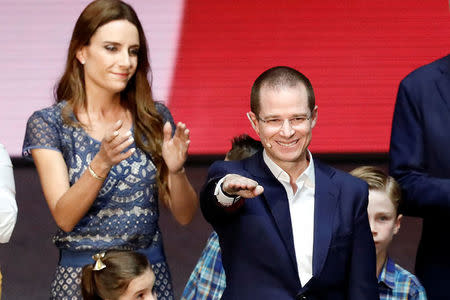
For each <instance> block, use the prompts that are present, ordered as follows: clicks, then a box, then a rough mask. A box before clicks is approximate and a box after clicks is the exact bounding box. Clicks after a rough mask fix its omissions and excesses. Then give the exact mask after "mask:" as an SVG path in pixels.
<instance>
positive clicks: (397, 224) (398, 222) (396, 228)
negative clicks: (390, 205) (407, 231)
mask: <svg viewBox="0 0 450 300" xmlns="http://www.w3.org/2000/svg"><path fill="white" fill-rule="evenodd" d="M402 218H403V215H402V214H399V215H398V216H397V219H396V220H395V225H394V234H397V233H398V231H399V230H400V223H401V220H402Z"/></svg>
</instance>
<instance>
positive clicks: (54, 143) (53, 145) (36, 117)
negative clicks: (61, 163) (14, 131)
mask: <svg viewBox="0 0 450 300" xmlns="http://www.w3.org/2000/svg"><path fill="white" fill-rule="evenodd" d="M54 117H55V115H54V114H46V113H45V111H37V112H34V113H33V115H32V116H31V117H30V118H29V119H28V122H27V128H26V132H25V138H24V141H23V147H22V155H23V157H25V158H29V159H31V150H32V149H38V148H44V149H52V150H56V151H59V152H61V141H60V138H59V132H58V129H57V126H56V124H55V122H56V120H55V119H54Z"/></svg>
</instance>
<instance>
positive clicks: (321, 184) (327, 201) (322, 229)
mask: <svg viewBox="0 0 450 300" xmlns="http://www.w3.org/2000/svg"><path fill="white" fill-rule="evenodd" d="M314 165H315V176H316V188H315V201H314V246H313V276H314V277H316V276H317V275H318V274H320V272H321V271H322V268H323V266H324V263H325V259H326V258H327V254H328V248H329V247H330V242H331V237H332V233H333V221H334V216H335V213H336V205H337V200H338V192H339V191H338V189H337V187H336V185H335V184H334V183H333V182H332V181H331V178H332V177H333V175H334V172H335V171H334V170H333V169H331V168H329V167H327V166H325V165H322V164H321V163H320V162H318V161H317V160H315V161H314Z"/></svg>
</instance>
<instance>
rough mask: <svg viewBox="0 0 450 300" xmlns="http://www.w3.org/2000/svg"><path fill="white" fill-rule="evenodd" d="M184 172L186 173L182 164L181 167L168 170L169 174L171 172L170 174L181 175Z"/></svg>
mask: <svg viewBox="0 0 450 300" xmlns="http://www.w3.org/2000/svg"><path fill="white" fill-rule="evenodd" d="M185 173H186V169H185V168H184V166H183V167H181V169H179V170H176V171H170V170H169V174H172V175H183V174H185Z"/></svg>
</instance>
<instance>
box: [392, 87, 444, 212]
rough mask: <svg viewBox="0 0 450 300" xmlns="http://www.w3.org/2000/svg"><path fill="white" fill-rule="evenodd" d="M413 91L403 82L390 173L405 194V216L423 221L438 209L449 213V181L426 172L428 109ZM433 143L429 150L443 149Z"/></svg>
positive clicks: (399, 91)
mask: <svg viewBox="0 0 450 300" xmlns="http://www.w3.org/2000/svg"><path fill="white" fill-rule="evenodd" d="M408 86H410V84H409V85H408ZM430 88H431V87H430ZM410 90H411V89H409V88H408V87H407V85H405V83H404V81H402V83H401V84H400V87H399V90H398V94H397V101H396V104H395V109H394V117H393V121H392V133H391V144H390V151H389V159H390V167H389V172H390V174H391V175H392V176H393V177H394V178H395V179H397V180H398V182H399V183H400V185H401V187H402V190H403V197H404V203H403V205H402V207H401V210H402V213H404V214H406V215H411V216H417V217H424V216H425V215H426V214H428V213H429V212H431V211H434V210H435V209H443V210H445V211H449V208H450V179H449V178H437V177H434V176H432V175H431V174H429V172H427V159H430V157H428V156H427V155H426V153H425V150H424V149H425V148H424V147H425V143H426V142H428V143H430V142H429V141H427V139H426V137H427V132H426V131H425V130H426V129H425V126H424V117H423V114H424V113H425V112H424V109H423V107H425V106H422V105H421V103H420V101H419V100H421V101H422V99H414V97H415V96H416V95H415V94H414V93H412V92H411V91H410ZM435 130H445V129H444V128H435ZM428 134H429V133H428ZM431 143H433V145H427V146H428V147H430V146H431V147H442V145H440V144H439V142H438V141H434V142H431Z"/></svg>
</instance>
